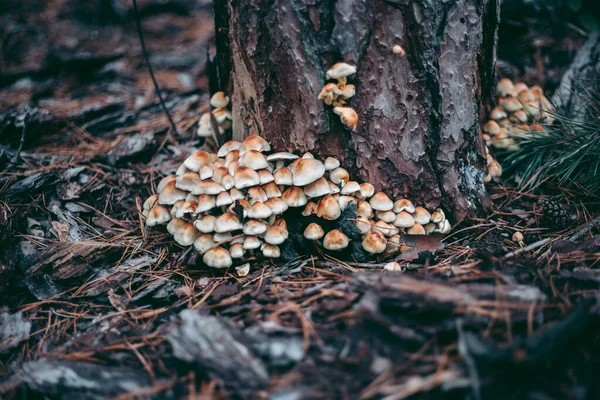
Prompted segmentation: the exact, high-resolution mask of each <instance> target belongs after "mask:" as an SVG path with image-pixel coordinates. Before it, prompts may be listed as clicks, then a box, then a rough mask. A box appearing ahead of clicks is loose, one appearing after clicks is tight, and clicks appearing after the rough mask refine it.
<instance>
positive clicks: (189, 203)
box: [173, 200, 198, 218]
mask: <svg viewBox="0 0 600 400" xmlns="http://www.w3.org/2000/svg"><path fill="white" fill-rule="evenodd" d="M197 207H198V202H196V201H193V200H186V201H184V202H183V203H182V204H181V205H180V206H179V208H178V209H177V211H176V213H175V217H177V218H183V217H184V216H186V215H187V214H195V212H196V208H197ZM173 208H174V207H173Z"/></svg>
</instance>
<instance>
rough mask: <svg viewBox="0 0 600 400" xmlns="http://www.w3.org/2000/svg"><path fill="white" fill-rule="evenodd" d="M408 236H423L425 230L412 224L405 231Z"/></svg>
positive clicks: (421, 226)
mask: <svg viewBox="0 0 600 400" xmlns="http://www.w3.org/2000/svg"><path fill="white" fill-rule="evenodd" d="M406 233H408V234H409V235H425V234H426V232H425V228H424V227H423V225H421V224H414V225H413V226H411V227H410V228H408V230H407V231H406Z"/></svg>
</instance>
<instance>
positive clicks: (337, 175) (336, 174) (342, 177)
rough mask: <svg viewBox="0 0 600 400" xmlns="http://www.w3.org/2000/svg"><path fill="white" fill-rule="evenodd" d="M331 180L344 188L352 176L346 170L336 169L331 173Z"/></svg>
mask: <svg viewBox="0 0 600 400" xmlns="http://www.w3.org/2000/svg"><path fill="white" fill-rule="evenodd" d="M329 179H330V180H331V182H333V183H335V184H336V185H340V186H342V187H343V186H344V185H345V184H346V182H348V180H349V179H350V174H348V171H346V170H345V169H344V168H340V167H338V168H335V169H334V170H332V171H330V172H329Z"/></svg>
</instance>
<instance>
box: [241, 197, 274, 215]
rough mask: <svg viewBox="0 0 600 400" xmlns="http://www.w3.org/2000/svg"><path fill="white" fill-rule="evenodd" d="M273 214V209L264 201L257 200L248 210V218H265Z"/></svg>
mask: <svg viewBox="0 0 600 400" xmlns="http://www.w3.org/2000/svg"><path fill="white" fill-rule="evenodd" d="M272 214H273V211H271V209H270V208H269V207H267V206H266V205H265V204H264V203H261V202H260V201H257V202H256V203H254V204H253V205H252V207H250V209H248V210H247V211H246V215H247V217H248V218H256V219H263V218H269V217H270V216H271V215H272Z"/></svg>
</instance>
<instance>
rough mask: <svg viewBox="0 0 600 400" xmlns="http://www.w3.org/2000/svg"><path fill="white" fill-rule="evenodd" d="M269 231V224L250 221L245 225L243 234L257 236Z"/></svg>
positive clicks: (255, 220)
mask: <svg viewBox="0 0 600 400" xmlns="http://www.w3.org/2000/svg"><path fill="white" fill-rule="evenodd" d="M266 231H267V224H266V223H264V222H263V221H260V220H257V219H249V220H247V221H246V222H245V223H244V226H243V227H242V232H244V235H248V236H256V235H262V234H263V233H265V232H266Z"/></svg>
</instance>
